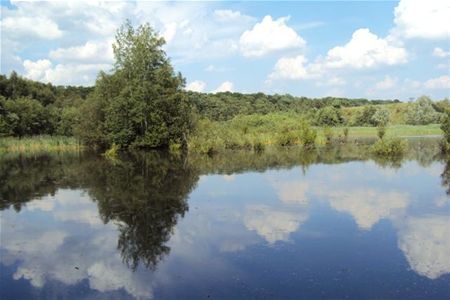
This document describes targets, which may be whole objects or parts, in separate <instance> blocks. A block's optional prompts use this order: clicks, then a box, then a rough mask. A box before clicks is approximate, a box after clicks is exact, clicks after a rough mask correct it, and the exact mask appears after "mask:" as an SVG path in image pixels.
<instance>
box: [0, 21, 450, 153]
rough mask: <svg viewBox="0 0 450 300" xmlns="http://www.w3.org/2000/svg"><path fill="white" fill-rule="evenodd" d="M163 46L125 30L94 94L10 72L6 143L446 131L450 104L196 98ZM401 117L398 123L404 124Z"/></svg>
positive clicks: (0, 90)
mask: <svg viewBox="0 0 450 300" xmlns="http://www.w3.org/2000/svg"><path fill="white" fill-rule="evenodd" d="M163 44H164V39H163V38H161V37H159V36H158V35H157V34H156V33H155V31H154V30H153V29H152V28H151V27H150V26H148V25H141V26H139V27H138V28H136V29H135V28H133V27H132V26H131V25H130V23H125V24H124V25H123V26H122V27H121V28H120V29H119V30H118V32H117V35H116V42H115V43H114V44H113V50H114V55H115V59H116V63H115V64H114V68H113V70H111V71H110V72H109V73H104V72H100V74H99V75H98V78H97V81H96V84H95V86H94V87H73V86H54V85H52V84H50V83H47V84H44V83H40V82H36V81H32V80H28V79H25V78H23V77H21V76H19V75H18V74H17V73H15V72H12V73H11V74H10V75H9V76H6V75H0V136H3V137H5V136H14V137H23V136H32V135H42V134H46V135H58V136H76V137H77V138H79V139H80V140H81V141H83V143H84V144H87V145H92V146H100V147H102V148H108V147H110V146H111V145H114V144H115V145H118V146H119V147H122V148H128V147H130V146H132V147H137V148H158V147H167V146H170V145H179V146H183V145H186V144H187V140H188V139H189V135H190V134H191V133H192V132H194V131H195V130H196V128H197V127H198V126H197V124H198V122H199V121H201V120H205V119H207V120H210V121H216V122H223V121H232V120H233V119H235V118H240V117H242V116H243V115H252V116H255V118H256V119H255V120H258V116H261V115H268V114H274V113H275V114H289V115H290V116H291V117H292V116H294V118H295V116H298V118H299V120H300V119H301V120H303V121H304V120H306V121H308V122H309V123H311V124H312V125H315V126H380V125H383V126H384V125H386V124H388V123H389V122H392V120H393V119H394V118H393V116H394V115H395V116H396V117H395V118H396V122H397V123H406V124H413V125H419V124H420V125H423V124H431V123H440V122H442V121H443V120H444V119H445V116H446V114H445V112H446V111H448V110H449V108H450V101H449V100H448V99H445V100H442V101H431V99H429V98H428V97H425V96H423V97H420V98H419V99H418V100H416V101H415V102H412V103H402V102H400V101H399V100H368V99H347V98H337V97H327V98H320V99H312V98H306V97H294V96H291V95H277V94H275V95H266V94H263V93H256V94H241V93H230V92H224V93H196V92H191V91H186V90H185V89H184V86H185V79H184V78H183V77H182V76H181V74H180V73H176V72H175V71H174V70H173V68H172V66H171V64H170V60H169V59H168V58H167V56H166V54H165V52H164V51H163V50H162V45H163ZM398 115H400V117H398Z"/></svg>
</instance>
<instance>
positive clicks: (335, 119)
mask: <svg viewBox="0 0 450 300" xmlns="http://www.w3.org/2000/svg"><path fill="white" fill-rule="evenodd" d="M343 122H344V119H343V118H342V114H341V110H340V109H339V108H335V107H333V106H326V107H324V108H321V109H319V110H318V111H317V113H316V116H315V122H314V123H315V124H316V125H319V126H337V125H341V124H342V123H343Z"/></svg>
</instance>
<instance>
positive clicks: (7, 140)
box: [0, 135, 83, 153]
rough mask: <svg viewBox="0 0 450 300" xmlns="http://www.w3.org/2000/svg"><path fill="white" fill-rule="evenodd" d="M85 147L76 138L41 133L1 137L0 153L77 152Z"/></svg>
mask: <svg viewBox="0 0 450 300" xmlns="http://www.w3.org/2000/svg"><path fill="white" fill-rule="evenodd" d="M82 149H83V146H82V145H81V144H80V143H79V141H78V140H77V139H76V138H73V137H64V136H47V135H39V136H33V137H23V138H21V139H19V138H13V137H4V138H0V153H38V152H75V151H80V150H82Z"/></svg>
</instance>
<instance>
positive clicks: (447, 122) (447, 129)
mask: <svg viewBox="0 0 450 300" xmlns="http://www.w3.org/2000/svg"><path fill="white" fill-rule="evenodd" d="M441 130H442V131H443V132H444V137H443V138H442V141H441V151H442V152H443V153H446V154H449V153H450V110H448V111H447V112H446V116H445V117H444V118H443V122H442V125H441Z"/></svg>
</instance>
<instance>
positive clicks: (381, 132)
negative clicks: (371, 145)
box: [377, 125, 386, 140]
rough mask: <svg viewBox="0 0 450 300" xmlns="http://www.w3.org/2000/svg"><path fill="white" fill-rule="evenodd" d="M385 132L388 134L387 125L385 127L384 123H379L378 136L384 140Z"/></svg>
mask: <svg viewBox="0 0 450 300" xmlns="http://www.w3.org/2000/svg"><path fill="white" fill-rule="evenodd" d="M385 134H386V127H384V126H383V125H379V126H378V127H377V136H378V138H379V139H380V140H382V139H383V137H384V136H385Z"/></svg>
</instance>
